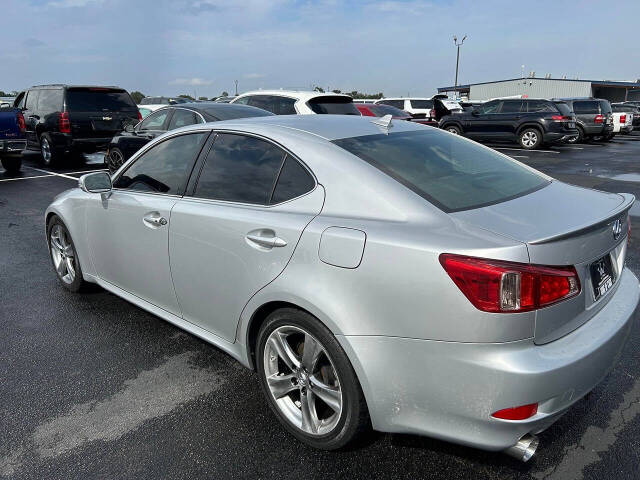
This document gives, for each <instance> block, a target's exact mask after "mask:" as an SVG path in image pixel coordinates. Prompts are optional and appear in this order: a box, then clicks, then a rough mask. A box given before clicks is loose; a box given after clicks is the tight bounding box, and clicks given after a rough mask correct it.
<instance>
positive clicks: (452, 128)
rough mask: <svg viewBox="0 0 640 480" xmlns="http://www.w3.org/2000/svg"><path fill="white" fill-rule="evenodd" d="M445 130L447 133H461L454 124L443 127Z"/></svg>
mask: <svg viewBox="0 0 640 480" xmlns="http://www.w3.org/2000/svg"><path fill="white" fill-rule="evenodd" d="M445 130H446V131H447V132H449V133H453V134H454V135H461V134H462V131H460V129H459V128H458V127H456V126H455V125H449V126H448V127H445Z"/></svg>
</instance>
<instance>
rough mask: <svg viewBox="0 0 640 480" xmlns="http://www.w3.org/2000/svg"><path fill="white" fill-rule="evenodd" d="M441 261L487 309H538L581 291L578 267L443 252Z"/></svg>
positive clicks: (481, 307) (476, 303)
mask: <svg viewBox="0 0 640 480" xmlns="http://www.w3.org/2000/svg"><path fill="white" fill-rule="evenodd" d="M440 263H441V264H442V266H443V267H444V269H445V271H446V272H447V273H448V274H449V276H450V277H451V279H452V280H453V281H454V283H455V284H456V285H457V286H458V288H459V289H460V291H462V293H463V294H464V295H465V297H467V298H468V299H469V301H470V302H471V303H472V304H473V305H474V306H475V307H476V308H477V309H478V310H482V311H483V312H494V313H514V312H526V311H529V310H535V309H538V308H541V307H546V306H548V305H551V304H553V303H556V302H559V301H561V300H565V299H567V298H571V297H573V296H575V295H577V294H578V293H580V280H579V279H578V274H577V272H576V269H575V268H574V267H572V266H571V267H547V266H542V265H530V264H526V263H515V262H503V261H500V260H489V259H485V258H475V257H465V256H462V255H453V254H448V253H443V254H442V255H440Z"/></svg>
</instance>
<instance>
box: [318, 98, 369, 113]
mask: <svg viewBox="0 0 640 480" xmlns="http://www.w3.org/2000/svg"><path fill="white" fill-rule="evenodd" d="M307 103H308V104H309V107H310V108H311V110H313V111H314V113H328V114H334V115H360V112H359V111H358V109H357V108H356V106H355V105H354V104H353V100H352V99H351V98H350V97H343V96H335V97H332V96H330V95H323V96H321V97H315V98H312V99H311V100H309V101H308V102H307Z"/></svg>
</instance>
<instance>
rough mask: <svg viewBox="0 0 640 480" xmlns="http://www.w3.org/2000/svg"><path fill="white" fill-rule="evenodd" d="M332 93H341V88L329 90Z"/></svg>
mask: <svg viewBox="0 0 640 480" xmlns="http://www.w3.org/2000/svg"><path fill="white" fill-rule="evenodd" d="M331 91H332V92H333V93H342V91H341V90H338V89H337V88H336V89H335V90H331Z"/></svg>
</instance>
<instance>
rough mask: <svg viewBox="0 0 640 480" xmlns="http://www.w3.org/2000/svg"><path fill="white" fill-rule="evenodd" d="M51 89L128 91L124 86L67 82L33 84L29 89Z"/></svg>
mask: <svg viewBox="0 0 640 480" xmlns="http://www.w3.org/2000/svg"><path fill="white" fill-rule="evenodd" d="M40 88H42V89H49V88H108V89H113V90H122V91H126V90H125V89H124V88H122V87H117V86H115V85H67V84H65V83H52V84H50V85H33V86H32V87H29V88H28V90H31V89H40Z"/></svg>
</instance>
